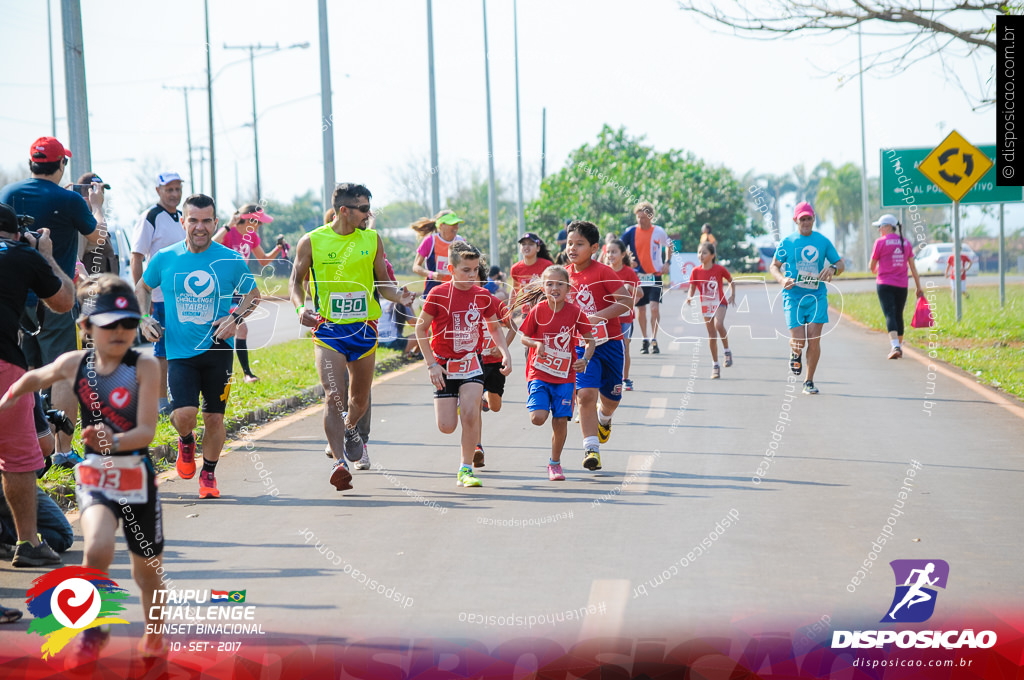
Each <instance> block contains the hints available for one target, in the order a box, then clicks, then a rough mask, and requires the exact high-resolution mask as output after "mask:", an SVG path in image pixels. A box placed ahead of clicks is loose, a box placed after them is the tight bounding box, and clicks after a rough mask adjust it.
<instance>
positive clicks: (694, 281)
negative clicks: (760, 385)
mask: <svg viewBox="0 0 1024 680" xmlns="http://www.w3.org/2000/svg"><path fill="white" fill-rule="evenodd" d="M697 256H698V257H699V258H700V266H699V267H694V269H693V272H692V273H691V274H690V292H689V295H688V296H687V298H686V304H690V301H691V300H693V296H694V293H696V292H697V291H698V290H699V291H700V306H701V312H703V314H704V324H705V325H706V326H707V329H708V345H709V346H710V347H711V362H712V364H711V377H712V378H720V377H721V369H720V368H719V366H718V338H719V337H721V338H722V348H723V349H724V350H725V365H726V368H728V367H729V366H732V352H731V351H730V350H729V338H728V336H727V335H726V330H725V312H726V311H727V310H728V309H729V304H730V303H732V304H736V286H734V285H733V282H732V276H731V275H730V274H729V272H728V270H726V268H725V267H723V266H722V265H720V264H718V261H717V260H718V258H717V257H716V256H715V244H713V243H710V242H704V243H702V244H701V245H700V249H698V250H697ZM726 282H728V283H729V299H728V300H726V299H725V283H726Z"/></svg>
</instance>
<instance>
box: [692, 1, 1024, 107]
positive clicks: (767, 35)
mask: <svg viewBox="0 0 1024 680" xmlns="http://www.w3.org/2000/svg"><path fill="white" fill-rule="evenodd" d="M679 6H680V8H681V9H683V10H685V11H688V12H693V13H695V14H698V15H700V16H702V17H706V18H708V19H711V20H712V21H715V22H717V23H719V24H722V25H724V26H728V27H729V28H731V29H733V30H734V31H735V32H737V33H740V34H746V35H748V36H749V37H754V38H761V39H776V38H782V37H785V36H789V35H793V34H797V33H811V34H815V33H819V34H820V33H832V32H843V31H850V30H851V29H859V28H860V27H861V26H862V25H865V26H879V27H882V26H886V27H888V28H887V29H886V32H885V35H887V36H892V37H895V38H897V40H896V41H895V43H896V44H894V45H893V46H892V47H890V48H888V49H886V50H884V51H882V52H881V53H879V54H877V55H875V57H874V60H873V62H872V63H871V64H869V65H868V66H867V68H865V71H867V70H870V69H873V68H874V69H878V70H880V71H882V72H883V73H886V74H893V75H894V74H897V73H901V72H903V71H905V70H906V69H907V68H908V67H909V66H911V65H912V64H914V63H916V62H917V61H920V60H922V59H928V58H937V59H939V60H941V61H942V62H943V66H944V69H945V71H946V73H947V74H949V77H950V78H951V79H952V80H954V81H955V82H956V84H957V85H958V86H959V87H960V89H961V90H962V91H963V92H964V93H965V94H966V95H967V96H968V98H969V99H971V100H973V101H976V102H978V103H979V104H982V105H990V104H992V103H993V101H994V100H993V97H992V91H993V90H992V88H993V87H994V85H995V79H994V78H989V79H982V78H979V79H978V80H979V81H983V83H982V84H981V85H979V87H980V88H982V89H981V90H979V91H976V92H973V93H972V92H969V91H968V90H967V89H966V88H965V87H964V86H963V85H962V84H961V83H960V81H959V79H958V78H957V77H956V75H955V74H954V73H953V71H952V69H951V68H948V67H947V65H948V64H952V63H955V62H962V61H964V60H971V61H974V62H975V63H976V64H978V65H980V66H981V68H982V69H984V70H985V71H989V72H990V73H991V72H994V65H993V64H992V63H991V62H992V61H993V59H994V57H995V52H996V36H995V21H996V15H998V14H1000V13H1002V12H1005V13H1013V14H1019V13H1020V3H1016V5H1010V4H1008V3H1001V2H975V1H973V0H957V1H955V2H950V1H949V0H947V1H946V2H929V1H928V0H903V1H900V0H887V1H876V2H866V1H864V2H861V1H855V2H852V3H832V2H820V1H819V0H765V1H764V2H762V3H760V4H759V5H758V10H757V11H756V12H755V11H754V10H751V9H749V6H750V3H748V2H743V1H742V0H731V1H722V0H714V1H712V0H680V2H679Z"/></svg>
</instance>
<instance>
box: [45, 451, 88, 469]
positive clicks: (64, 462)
mask: <svg viewBox="0 0 1024 680" xmlns="http://www.w3.org/2000/svg"><path fill="white" fill-rule="evenodd" d="M83 460H85V459H84V458H82V457H81V456H79V455H78V454H77V453H75V451H74V449H72V450H71V451H68V452H67V453H54V454H53V455H52V456H50V464H51V465H55V466H57V467H62V468H73V467H75V466H76V465H78V464H79V463H81V462H82V461H83Z"/></svg>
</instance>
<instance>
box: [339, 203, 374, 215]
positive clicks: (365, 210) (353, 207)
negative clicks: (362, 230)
mask: <svg viewBox="0 0 1024 680" xmlns="http://www.w3.org/2000/svg"><path fill="white" fill-rule="evenodd" d="M341 207H342V208H348V209H350V210H358V211H359V212H361V213H368V212H370V204H369V203H367V204H366V205H343V206H341Z"/></svg>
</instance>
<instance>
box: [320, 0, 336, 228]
mask: <svg viewBox="0 0 1024 680" xmlns="http://www.w3.org/2000/svg"><path fill="white" fill-rule="evenodd" d="M317 16H318V17H319V21H320V115H321V116H323V119H322V120H321V121H320V122H321V129H322V130H323V148H324V210H327V209H328V208H330V207H332V206H331V197H332V195H333V194H334V184H335V182H336V181H337V174H336V173H335V169H334V114H333V113H332V112H331V94H332V93H331V55H330V40H329V36H328V33H327V0H317Z"/></svg>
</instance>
